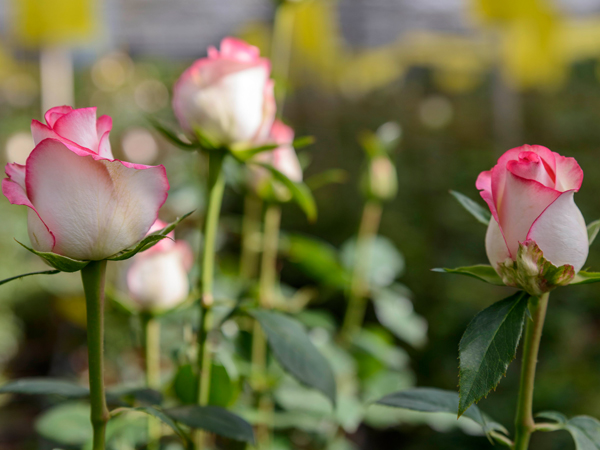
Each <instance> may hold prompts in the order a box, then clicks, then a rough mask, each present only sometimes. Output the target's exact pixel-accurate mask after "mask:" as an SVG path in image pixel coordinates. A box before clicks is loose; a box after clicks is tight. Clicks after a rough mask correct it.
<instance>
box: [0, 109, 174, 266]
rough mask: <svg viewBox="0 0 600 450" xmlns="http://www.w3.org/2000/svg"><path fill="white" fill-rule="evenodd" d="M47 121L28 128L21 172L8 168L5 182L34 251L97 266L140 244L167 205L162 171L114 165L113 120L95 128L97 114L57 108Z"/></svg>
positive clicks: (99, 122)
mask: <svg viewBox="0 0 600 450" xmlns="http://www.w3.org/2000/svg"><path fill="white" fill-rule="evenodd" d="M45 118H46V125H44V124H42V123H40V122H38V121H36V120H34V121H33V122H32V124H31V129H32V134H33V138H34V141H35V144H36V146H35V148H34V149H33V151H32V152H31V154H30V155H29V157H28V158H27V162H26V164H25V165H20V164H7V165H6V169H5V170H6V175H7V176H8V178H5V179H4V180H2V192H3V194H4V195H5V196H6V198H8V200H9V201H10V203H12V204H14V205H25V206H27V207H29V208H30V209H29V215H28V231H29V238H30V240H31V245H32V247H33V248H34V249H35V250H37V251H40V252H54V253H58V254H60V255H63V256H67V257H70V258H73V259H78V260H84V261H94V260H102V259H105V258H107V257H109V256H112V255H114V254H115V253H117V252H119V251H121V250H124V249H126V248H128V247H130V246H132V245H133V244H135V243H136V242H138V241H139V240H140V239H142V238H143V237H144V236H145V235H146V233H147V232H148V230H149V229H150V227H151V226H152V224H153V223H154V221H155V220H156V217H157V215H158V210H159V209H160V207H161V206H162V205H163V203H164V202H165V200H166V199H167V192H168V190H169V182H168V181H167V176H166V171H165V168H164V167H163V166H145V165H141V164H131V163H127V162H122V161H119V160H115V159H113V157H112V153H111V149H110V143H109V142H108V134H109V132H110V130H111V127H112V120H111V119H110V117H108V116H102V117H100V118H99V119H98V120H96V108H83V109H75V110H73V109H72V108H70V107H68V106H62V107H58V108H52V109H50V110H49V111H48V112H47V113H46V115H45Z"/></svg>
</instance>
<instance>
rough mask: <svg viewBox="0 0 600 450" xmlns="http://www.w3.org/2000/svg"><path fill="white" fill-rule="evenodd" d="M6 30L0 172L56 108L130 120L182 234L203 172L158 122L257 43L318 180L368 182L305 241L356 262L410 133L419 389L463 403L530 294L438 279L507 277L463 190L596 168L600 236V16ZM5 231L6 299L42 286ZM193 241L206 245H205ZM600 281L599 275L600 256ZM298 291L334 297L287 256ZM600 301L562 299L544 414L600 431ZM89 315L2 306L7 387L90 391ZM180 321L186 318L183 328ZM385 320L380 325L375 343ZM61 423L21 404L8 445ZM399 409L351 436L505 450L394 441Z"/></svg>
mask: <svg viewBox="0 0 600 450" xmlns="http://www.w3.org/2000/svg"><path fill="white" fill-rule="evenodd" d="M278 6H279V9H277V7H278ZM274 24H276V25H275V26H274ZM0 30H1V40H0V162H1V163H2V164H5V163H6V162H13V161H16V162H23V161H24V160H25V158H26V156H27V154H28V153H29V151H30V150H31V149H32V148H33V142H32V139H31V137H30V133H29V124H30V121H31V119H32V118H37V119H40V118H41V115H42V110H45V109H47V108H48V107H50V106H54V105H55V104H57V103H58V104H62V103H69V104H74V105H75V106H77V107H85V106H97V107H98V112H99V114H109V115H111V116H112V117H113V120H114V124H115V126H114V129H113V132H112V134H111V141H112V145H113V150H114V152H115V155H116V156H117V157H118V158H119V157H120V158H122V159H126V160H130V161H133V162H138V163H145V164H157V163H162V164H165V165H166V167H167V170H168V173H169V177H170V179H171V184H172V187H173V189H172V191H171V195H170V199H169V202H168V203H167V205H166V208H165V210H164V211H163V213H164V215H165V217H166V218H167V219H172V218H174V217H175V216H177V215H180V214H182V213H185V212H187V211H189V210H191V209H194V208H195V207H196V206H195V205H197V203H198V201H200V200H201V198H202V196H201V194H200V193H199V192H200V189H201V186H202V183H201V180H199V179H197V175H195V174H196V171H195V169H197V167H195V166H194V164H199V161H197V160H196V159H194V158H193V157H192V156H191V155H189V154H185V153H183V152H181V151H180V150H177V149H175V148H173V147H172V146H170V145H169V144H168V143H167V142H165V141H164V140H162V139H161V138H160V137H159V136H158V135H157V134H156V133H154V132H153V131H152V130H151V127H150V126H149V124H148V122H147V120H146V116H147V115H155V116H158V117H161V118H164V119H165V120H172V113H171V111H170V97H171V88H172V85H173V83H174V81H175V80H176V79H177V77H178V76H179V74H180V73H181V72H182V71H183V70H184V69H185V68H186V67H187V66H188V65H189V64H190V63H191V62H192V61H193V60H194V59H195V58H198V57H201V56H204V55H205V51H206V50H205V49H206V47H207V46H208V45H216V44H217V43H218V42H219V40H220V39H221V38H222V37H224V36H227V35H234V36H238V37H240V38H243V39H246V40H248V41H249V42H251V43H253V44H255V45H257V46H259V47H260V48H261V51H262V53H263V54H265V55H270V56H272V57H273V59H274V67H275V74H276V78H277V86H278V87H277V89H278V90H280V91H281V90H282V89H283V90H285V91H286V94H287V95H286V101H285V104H284V107H283V111H280V114H282V116H283V117H284V118H285V119H286V121H287V122H288V123H289V124H291V125H292V126H293V127H294V128H295V130H296V133H297V135H298V136H303V135H310V136H314V137H315V139H316V143H315V144H314V145H312V146H310V147H307V148H306V149H303V150H302V151H301V153H302V159H303V161H304V162H305V163H308V162H310V164H309V165H308V167H307V176H310V175H311V174H316V173H319V172H322V171H324V170H327V169H332V168H340V169H343V170H345V171H346V172H347V173H348V175H349V176H348V179H347V181H346V182H345V183H343V184H335V185H330V186H327V187H324V188H322V189H319V190H318V191H316V192H315V196H316V199H317V203H318V207H319V220H318V221H317V222H316V223H315V224H308V223H307V221H306V219H305V218H304V216H303V215H302V213H301V212H300V211H299V210H298V209H297V207H295V206H293V205H288V206H286V207H285V208H284V215H283V229H284V231H285V232H286V233H291V232H293V233H305V234H309V235H312V236H316V237H318V238H320V239H322V240H324V241H327V242H329V243H330V244H331V245H332V246H333V247H336V248H339V247H340V246H341V245H342V243H344V242H345V241H346V240H348V239H349V238H350V237H352V236H353V235H354V234H355V233H356V229H357V227H358V223H359V221H360V215H361V211H362V207H363V202H362V200H361V197H360V195H359V188H358V181H359V178H360V174H361V171H362V169H363V164H364V152H363V151H362V150H361V148H360V146H359V143H358V135H359V133H360V132H361V131H362V130H376V129H377V128H378V127H379V126H380V125H382V124H383V123H386V122H389V121H393V122H397V123H398V124H399V125H400V127H401V130H402V137H401V143H400V145H399V149H398V151H397V152H395V154H394V161H395V163H396V165H397V170H398V177H399V190H398V196H397V198H396V199H395V200H394V201H393V202H391V203H390V204H388V205H386V207H385V210H384V214H383V218H382V225H381V232H380V234H381V235H383V236H385V237H387V238H389V239H390V240H391V241H392V242H393V243H394V244H395V245H396V246H397V247H398V249H400V251H401V252H402V254H403V255H404V262H405V264H404V270H403V273H402V274H401V276H400V278H399V280H400V281H401V282H402V283H403V284H404V285H406V286H407V287H408V288H409V289H410V290H411V291H412V293H413V295H412V303H413V305H414V309H415V311H416V313H418V314H419V315H420V316H422V317H423V318H425V319H426V321H427V323H428V330H427V340H426V343H421V345H408V344H406V343H405V342H403V341H402V340H399V339H395V338H393V337H392V335H390V336H388V337H386V338H387V339H388V340H389V342H391V343H393V344H394V345H395V346H397V348H398V349H399V351H401V352H402V355H404V356H406V364H405V366H404V369H403V377H404V378H403V380H404V381H402V383H404V385H405V386H410V385H413V384H414V385H419V386H435V387H439V388H444V389H455V388H456V386H457V383H458V379H457V376H458V374H457V373H458V368H457V366H458V361H457V357H458V350H457V347H458V342H459V340H460V337H461V334H462V332H463V331H464V329H465V327H466V326H467V324H468V322H469V321H470V319H471V318H472V317H473V316H474V314H476V313H477V312H478V311H479V310H481V309H483V308H484V307H486V306H488V305H489V304H490V303H492V302H493V301H496V300H499V299H500V298H502V297H503V296H506V295H507V294H508V292H509V291H508V290H507V289H501V288H494V287H492V286H489V285H484V284H482V283H479V282H477V281H475V280H472V279H469V278H465V279H462V278H460V277H459V278H453V277H452V276H450V275H441V274H439V273H433V272H431V271H430V269H431V268H434V267H454V266H460V265H471V264H475V263H486V262H487V261H486V257H485V250H484V243H483V239H484V234H485V227H483V226H481V224H479V223H477V222H475V221H474V220H473V219H472V217H470V216H469V215H468V213H466V212H465V211H464V210H463V209H462V208H461V207H460V206H459V205H458V204H457V203H456V202H455V201H454V199H453V198H452V197H451V196H450V195H449V194H448V191H449V190H450V189H455V190H458V191H460V192H462V193H464V194H466V195H468V196H470V197H471V198H474V199H477V198H478V195H477V191H476V189H475V186H474V182H475V179H476V177H477V174H478V173H479V172H481V171H482V170H487V169H489V168H490V167H491V166H492V165H493V164H494V163H495V160H496V159H497V158H498V156H499V155H500V154H501V153H502V152H504V151H505V150H507V149H509V148H511V147H513V146H517V145H521V144H523V143H529V144H541V145H545V146H547V147H549V148H550V149H552V150H554V151H556V152H559V153H561V154H563V155H567V156H573V157H575V158H576V159H577V160H578V162H579V163H580V165H581V166H582V168H583V170H584V172H585V180H584V185H583V188H582V190H581V192H580V193H579V194H578V195H577V196H576V201H577V203H578V205H579V207H580V209H581V210H582V212H583V214H584V216H585V218H586V220H587V221H588V222H590V221H592V220H595V219H597V218H599V217H600V197H599V195H598V192H600V1H599V0H420V1H418V2H415V1H410V0H338V1H334V0H298V1H289V2H284V3H276V2H273V1H270V0H221V1H218V2H216V1H212V0H169V1H167V0H54V1H48V0H0ZM241 198H242V197H241V196H240V195H239V193H238V192H236V191H235V189H228V191H227V193H226V199H225V206H224V212H223V214H224V219H223V225H222V239H221V257H220V261H221V266H222V271H224V272H226V270H227V269H226V268H227V267H228V266H230V265H233V264H235V262H236V258H237V256H236V255H237V252H238V249H239V236H238V234H239V223H240V217H241V213H242V200H241ZM0 223H1V226H0V279H3V278H7V277H9V276H13V275H16V274H19V273H23V272H27V271H31V270H43V269H44V266H43V264H42V263H41V262H40V261H38V260H37V259H36V258H35V257H33V256H32V255H30V254H29V253H28V252H26V251H25V250H24V249H22V248H21V247H20V246H19V245H18V244H17V243H16V242H15V241H14V240H13V238H16V239H18V240H21V241H23V242H27V231H26V225H25V224H26V211H25V208H17V207H14V206H10V205H9V203H8V201H7V200H6V199H4V198H2V199H0ZM180 233H181V235H182V236H183V237H184V238H186V239H188V240H190V241H191V242H192V243H195V242H196V241H197V240H198V236H196V235H195V234H194V232H193V227H188V229H186V227H185V226H184V227H183V229H182V230H181V231H180ZM588 266H590V267H592V268H594V269H596V270H598V269H600V251H599V250H598V246H592V248H591V252H590V257H589V260H588ZM281 277H282V281H283V282H284V283H285V284H287V285H289V286H292V287H296V288H298V287H301V286H306V285H311V286H312V285H315V286H316V285H318V284H319V283H318V282H317V281H316V280H314V279H313V278H311V277H310V276H309V275H307V273H306V271H303V270H301V268H300V267H298V265H295V264H294V262H293V261H288V260H286V258H285V257H282V258H281ZM117 278H118V277H117ZM117 284H118V283H117ZM598 298H599V294H598V288H597V287H595V286H589V287H588V286H582V287H577V288H565V289H560V290H559V291H558V292H557V293H556V294H553V296H552V300H551V305H550V306H551V307H550V310H549V316H548V320H547V324H546V329H545V334H544V338H543V343H542V349H541V355H540V364H539V366H538V367H539V369H538V378H537V384H536V392H535V409H536V410H538V411H541V410H547V409H553V410H559V411H562V412H563V413H565V414H567V415H569V416H571V415H576V414H589V415H592V416H596V417H598V416H600V389H598V385H599V381H600V331H599V330H600V302H598ZM313 307H314V308H315V309H319V310H320V311H323V310H324V311H326V312H327V314H328V315H329V317H330V318H331V319H332V320H334V321H338V322H339V321H341V317H342V314H343V310H344V307H345V300H344V297H343V295H342V294H341V293H335V292H333V293H332V292H327V290H326V289H321V290H320V291H319V295H318V298H317V300H316V301H315V304H314V306H313V305H312V304H311V306H309V311H310V310H311V308H313ZM84 314H85V307H84V302H83V297H82V293H81V291H80V288H79V279H78V276H77V275H69V274H60V275H57V276H55V277H51V278H50V277H49V278H41V277H40V278H30V279H25V280H22V281H19V282H15V283H12V284H8V285H5V286H2V287H0V380H2V381H4V380H7V379H14V378H19V377H24V376H62V377H71V378H74V377H76V378H79V379H81V380H82V382H84V381H85V377H86V374H85V367H86V347H85V329H84V325H83V324H84V323H85V320H84V317H85V316H84ZM181 320H182V319H181V318H178V317H174V318H172V319H171V326H172V328H173V330H178V329H180V327H181V325H180V323H181ZM107 321H108V325H107V326H108V331H107V358H108V363H107V364H108V369H107V370H108V374H107V379H108V380H109V382H113V383H117V382H122V381H124V380H125V381H128V380H129V381H131V380H135V379H136V378H138V377H139V376H140V370H141V362H140V361H139V359H140V357H139V353H138V352H137V350H136V342H138V339H139V330H136V328H135V326H134V327H131V326H129V325H130V323H129V321H128V318H127V317H126V316H124V315H123V314H121V313H120V311H119V310H118V309H116V308H109V311H108V318H107ZM376 322H377V319H376V317H375V313H374V311H373V310H372V309H370V310H369V312H368V315H367V323H376ZM179 338H180V335H179V334H177V333H176V332H175V331H174V332H173V333H172V336H171V337H169V333H168V332H167V333H166V336H165V338H164V340H165V341H166V343H165V345H166V346H167V347H168V348H169V349H170V350H173V349H175V348H176V347H177V345H178V339H179ZM173 351H174V350H173ZM518 369H519V363H518V362H517V361H516V362H515V363H513V365H512V366H511V367H510V368H509V370H508V373H507V376H506V378H505V379H503V380H502V382H501V384H500V386H499V387H498V388H497V390H496V391H495V392H493V393H492V394H490V395H489V398H488V399H485V400H483V401H482V402H481V403H480V406H481V407H482V409H484V410H486V411H488V412H489V413H491V414H492V415H493V416H494V418H495V419H497V420H498V421H500V422H502V423H505V424H510V423H511V421H512V417H513V411H514V408H515V402H516V397H515V396H516V392H517V384H518V373H519V370H518ZM48 406H49V400H45V399H41V398H27V397H22V398H21V397H18V398H10V399H9V398H0V447H1V448H2V449H7V450H9V449H10V450H13V449H15V450H16V449H19V450H20V449H34V448H52V443H51V441H49V440H48V439H45V438H44V437H43V436H41V435H40V434H39V433H38V431H39V427H38V426H36V424H35V420H34V419H35V418H36V417H38V416H39V415H40V413H41V412H42V411H44V410H45V409H46V408H47V407H48ZM386 411H389V412H385V411H384V412H383V413H381V414H380V415H382V416H383V417H384V419H382V420H380V421H379V422H377V420H373V421H371V423H366V424H362V425H360V426H358V427H357V428H356V430H354V431H352V432H351V433H348V436H349V441H351V442H353V443H354V445H356V446H357V448H361V449H369V450H375V449H384V448H385V449H390V448H394V449H396V448H397V449H406V450H412V449H419V450H427V449H454V448H457V449H458V448H460V449H473V450H475V449H486V448H490V444H489V443H488V442H487V440H486V439H485V438H484V437H481V436H479V437H473V436H467V435H465V434H464V433H463V432H461V431H459V430H458V429H457V428H456V427H453V425H452V424H449V423H448V422H447V421H440V422H439V423H436V422H435V421H433V422H432V423H430V425H431V426H433V428H434V429H436V430H439V431H441V433H436V432H434V431H432V430H431V428H430V426H429V425H426V424H422V423H415V421H411V420H406V421H404V420H401V419H392V420H389V421H388V422H389V423H386V420H385V416H386V415H389V417H391V416H393V411H392V410H386ZM389 417H388V419H389ZM36 428H37V431H36ZM294 433H295V434H294ZM294 433H291V437H290V438H289V442H291V443H292V444H291V445H292V448H298V449H309V448H320V447H316V446H314V444H312V443H311V441H310V440H309V439H306V436H305V435H306V434H308V435H310V431H302V430H301V431H295V432H294ZM123 445H126V444H123ZM532 447H533V448H544V449H547V450H551V449H561V450H565V449H566V450H568V449H571V448H574V446H573V444H572V443H571V441H570V438H569V436H568V435H567V434H566V433H564V432H559V433H554V434H552V435H539V433H538V434H536V435H534V438H533V443H532ZM123 448H131V447H126V446H124V447H123ZM174 448H175V447H174ZM340 448H342V447H340ZM343 448H347V447H343Z"/></svg>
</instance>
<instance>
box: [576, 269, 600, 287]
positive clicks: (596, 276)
mask: <svg viewBox="0 0 600 450" xmlns="http://www.w3.org/2000/svg"><path fill="white" fill-rule="evenodd" d="M599 281H600V272H586V271H584V270H582V271H581V272H579V273H578V274H577V275H575V278H573V281H571V283H569V285H573V284H591V283H598V282H599Z"/></svg>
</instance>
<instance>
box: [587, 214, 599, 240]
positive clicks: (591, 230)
mask: <svg viewBox="0 0 600 450" xmlns="http://www.w3.org/2000/svg"><path fill="white" fill-rule="evenodd" d="M599 231H600V219H598V220H594V221H593V222H590V223H589V224H588V226H587V233H588V242H589V244H590V245H592V242H594V240H595V239H596V236H598V232H599Z"/></svg>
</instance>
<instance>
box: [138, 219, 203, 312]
mask: <svg viewBox="0 0 600 450" xmlns="http://www.w3.org/2000/svg"><path fill="white" fill-rule="evenodd" d="M166 226H167V224H166V223H164V222H162V221H160V220H157V221H156V222H155V223H154V225H153V226H152V228H151V229H150V231H149V233H152V232H154V231H157V230H160V229H162V228H164V227H166ZM168 236H169V238H171V239H163V240H162V241H160V242H159V243H158V244H156V245H155V246H154V247H151V248H150V249H148V250H146V251H144V252H141V253H138V254H137V255H135V256H134V257H133V258H132V264H131V266H129V269H128V271H127V288H128V289H129V294H130V296H131V299H132V300H133V301H134V302H135V303H136V304H137V305H138V306H139V308H140V309H141V310H142V311H160V310H167V309H171V308H173V307H175V306H177V305H179V304H180V303H181V302H183V301H184V300H185V299H186V298H187V296H188V294H189V292H190V284H189V281H188V272H189V270H190V268H191V266H192V262H193V255H192V250H191V248H190V246H189V244H188V243H187V242H185V241H179V240H178V241H174V240H172V239H173V237H174V235H173V232H171V233H169V234H168Z"/></svg>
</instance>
